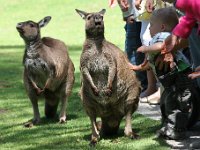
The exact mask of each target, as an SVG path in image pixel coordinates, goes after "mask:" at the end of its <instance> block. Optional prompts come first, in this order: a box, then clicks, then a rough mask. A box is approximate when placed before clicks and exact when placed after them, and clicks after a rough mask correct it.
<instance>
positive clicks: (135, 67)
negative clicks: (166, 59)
mask: <svg viewBox="0 0 200 150" xmlns="http://www.w3.org/2000/svg"><path fill="white" fill-rule="evenodd" d="M129 68H130V69H131V70H134V71H144V70H148V69H150V68H151V67H150V65H149V61H148V60H147V57H145V59H144V61H143V62H142V64H140V65H133V64H131V63H129Z"/></svg>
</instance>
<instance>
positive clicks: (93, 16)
mask: <svg viewBox="0 0 200 150" xmlns="http://www.w3.org/2000/svg"><path fill="white" fill-rule="evenodd" d="M76 11H77V13H78V14H79V15H80V16H81V17H82V18H83V19H84V20H85V32H86V39H85V42H84V44H83V50H82V54H81V58H80V71H81V78H82V86H81V90H80V95H81V100H82V102H83V106H84V108H85V110H86V113H87V115H88V116H89V118H90V121H91V126H92V136H91V141H90V144H92V145H95V144H96V143H97V141H98V139H99V138H100V134H101V133H102V134H103V135H113V134H116V133H117V131H118V129H119V125H120V122H121V120H122V118H123V117H125V120H126V125H125V129H124V133H125V135H126V136H128V137H130V138H137V137H138V135H137V134H136V133H134V132H133V131H132V125H131V118H132V114H133V112H134V111H135V110H136V109H137V107H138V102H139V94H140V82H139V81H138V79H137V78H136V75H135V73H134V72H133V71H131V70H130V69H129V65H128V59H127V57H126V55H125V54H124V53H123V52H122V51H121V50H120V49H119V48H118V47H116V46H115V45H114V44H112V43H110V42H108V41H107V40H106V39H105V37H104V21H103V16H104V14H105V11H106V10H105V9H103V10H101V11H100V12H97V13H87V12H84V11H81V10H78V9H76ZM97 117H100V118H101V123H98V122H96V118H97Z"/></svg>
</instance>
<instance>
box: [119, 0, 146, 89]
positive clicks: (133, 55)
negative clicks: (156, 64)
mask: <svg viewBox="0 0 200 150" xmlns="http://www.w3.org/2000/svg"><path fill="white" fill-rule="evenodd" d="M117 2H118V4H119V6H120V8H121V11H122V14H123V20H124V21H126V25H125V31H126V39H125V52H126V54H127V57H128V59H129V61H130V62H131V63H132V64H140V63H142V62H143V60H144V54H143V53H137V52H136V50H137V48H138V47H140V46H141V45H142V43H141V39H140V31H141V22H140V21H139V20H138V19H135V18H134V17H136V16H138V10H137V9H136V8H135V6H134V3H135V0H117ZM136 75H137V77H138V79H139V80H140V82H141V86H142V91H145V90H146V88H147V76H146V72H145V71H144V72H136Z"/></svg>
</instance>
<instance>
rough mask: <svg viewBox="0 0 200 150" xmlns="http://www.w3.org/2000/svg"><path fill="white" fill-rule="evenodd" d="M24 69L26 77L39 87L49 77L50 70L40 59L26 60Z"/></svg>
mask: <svg viewBox="0 0 200 150" xmlns="http://www.w3.org/2000/svg"><path fill="white" fill-rule="evenodd" d="M24 65H25V68H26V70H27V71H28V76H29V78H31V79H32V80H33V81H34V82H36V84H37V85H38V86H40V87H43V86H44V84H45V83H46V80H47V79H48V77H49V75H50V68H49V66H48V64H47V62H45V61H44V60H43V59H42V58H26V59H25V64H24Z"/></svg>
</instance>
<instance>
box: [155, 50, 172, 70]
mask: <svg viewBox="0 0 200 150" xmlns="http://www.w3.org/2000/svg"><path fill="white" fill-rule="evenodd" d="M175 65H176V64H175V63H174V57H173V55H172V53H166V54H161V55H159V56H158V57H157V58H156V61H155V66H157V67H158V69H159V70H164V71H165V72H166V71H167V70H168V69H169V68H170V69H172V68H174V66H175Z"/></svg>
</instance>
